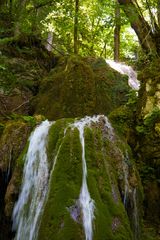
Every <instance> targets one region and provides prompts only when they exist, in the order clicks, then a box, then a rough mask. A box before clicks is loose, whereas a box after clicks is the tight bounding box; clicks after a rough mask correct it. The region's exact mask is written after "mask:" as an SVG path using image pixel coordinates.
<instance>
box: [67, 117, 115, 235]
mask: <svg viewBox="0 0 160 240" xmlns="http://www.w3.org/2000/svg"><path fill="white" fill-rule="evenodd" d="M101 119H102V120H103V123H104V126H105V128H107V129H108V135H109V136H108V137H109V138H111V139H112V138H113V129H112V127H111V125H110V123H109V121H108V119H107V118H106V117H104V116H103V115H98V116H94V117H85V118H82V119H81V120H79V121H76V122H75V123H74V124H72V125H71V126H72V128H77V129H78V130H79V137H80V142H81V146H82V166H83V178H82V187H81V192H80V196H79V202H80V206H81V208H82V213H83V226H84V231H85V238H86V240H92V236H93V230H92V221H93V219H94V209H95V205H94V200H93V199H91V197H90V193H89V190H88V186H87V164H86V159H85V140H84V129H85V127H86V126H87V127H90V126H91V125H92V124H93V123H98V122H99V123H100V120H101Z"/></svg>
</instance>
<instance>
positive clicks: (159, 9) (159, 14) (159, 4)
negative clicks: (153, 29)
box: [157, 0, 160, 28]
mask: <svg viewBox="0 0 160 240" xmlns="http://www.w3.org/2000/svg"><path fill="white" fill-rule="evenodd" d="M157 19H158V26H159V28H160V0H157Z"/></svg>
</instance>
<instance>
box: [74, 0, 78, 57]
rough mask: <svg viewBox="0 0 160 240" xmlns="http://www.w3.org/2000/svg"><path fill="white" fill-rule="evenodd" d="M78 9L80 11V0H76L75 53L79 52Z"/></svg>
mask: <svg viewBox="0 0 160 240" xmlns="http://www.w3.org/2000/svg"><path fill="white" fill-rule="evenodd" d="M78 11H79V0H75V17H74V54H78Z"/></svg>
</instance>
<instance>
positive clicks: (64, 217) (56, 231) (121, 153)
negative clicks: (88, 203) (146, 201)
mask: <svg viewBox="0 0 160 240" xmlns="http://www.w3.org/2000/svg"><path fill="white" fill-rule="evenodd" d="M72 122H73V120H71V119H68V120H65V119H62V120H58V121H56V123H55V124H53V126H52V127H51V129H50V131H49V140H48V147H47V152H48V161H49V166H50V169H51V168H54V169H52V170H51V177H50V186H49V192H48V197H47V200H46V204H45V206H44V210H43V214H42V219H41V224H40V229H39V234H38V240H41V239H44V240H45V239H46V240H48V239H54V240H56V239H58V240H60V239H61V240H62V239H79V240H80V239H84V238H85V233H84V229H83V224H82V211H81V207H80V205H79V202H78V199H79V195H80V189H81V185H82V146H81V143H80V139H79V131H78V129H77V128H76V127H73V124H72ZM104 124H105V119H104V118H103V117H101V120H100V121H99V122H98V123H96V124H95V123H93V124H92V125H91V127H87V126H86V128H85V132H84V134H85V158H86V163H87V171H88V176H87V184H88V189H89V192H90V195H91V198H92V199H93V200H94V203H95V212H94V215H95V218H94V220H93V239H94V240H102V239H104V240H105V239H114V240H115V239H116V240H120V239H124V240H125V239H133V236H136V237H135V239H139V234H140V233H139V229H136V227H138V228H139V225H140V218H141V216H140V215H141V214H140V215H139V213H140V210H139V209H140V204H141V201H142V194H141V185H140V179H139V178H138V173H137V172H136V171H135V167H134V163H133V161H131V160H130V159H129V156H128V155H127V156H128V157H126V153H125V151H126V148H127V149H128V151H129V152H130V150H129V147H128V146H127V145H126V144H125V143H123V142H122V141H121V140H120V139H119V138H118V137H117V136H116V135H115V134H113V135H114V136H112V137H113V138H112V140H111V139H110V137H111V136H110V135H109V132H108V130H107V128H106V127H105V125H104ZM129 155H130V154H129ZM126 187H127V189H126ZM135 190H136V191H135ZM134 194H135V197H133V195H134ZM124 196H125V197H126V202H127V204H126V205H125V206H124V204H123V201H124ZM139 197H140V198H139ZM138 199H140V200H138ZM135 213H136V214H137V215H135ZM134 229H135V231H134Z"/></svg>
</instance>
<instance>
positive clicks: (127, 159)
mask: <svg viewBox="0 0 160 240" xmlns="http://www.w3.org/2000/svg"><path fill="white" fill-rule="evenodd" d="M128 161H129V156H128V152H127V151H126V156H125V158H124V161H123V172H124V198H123V204H124V206H125V207H126V204H127V200H128V194H129V182H128V176H129V169H128V164H127V162H128Z"/></svg>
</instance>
